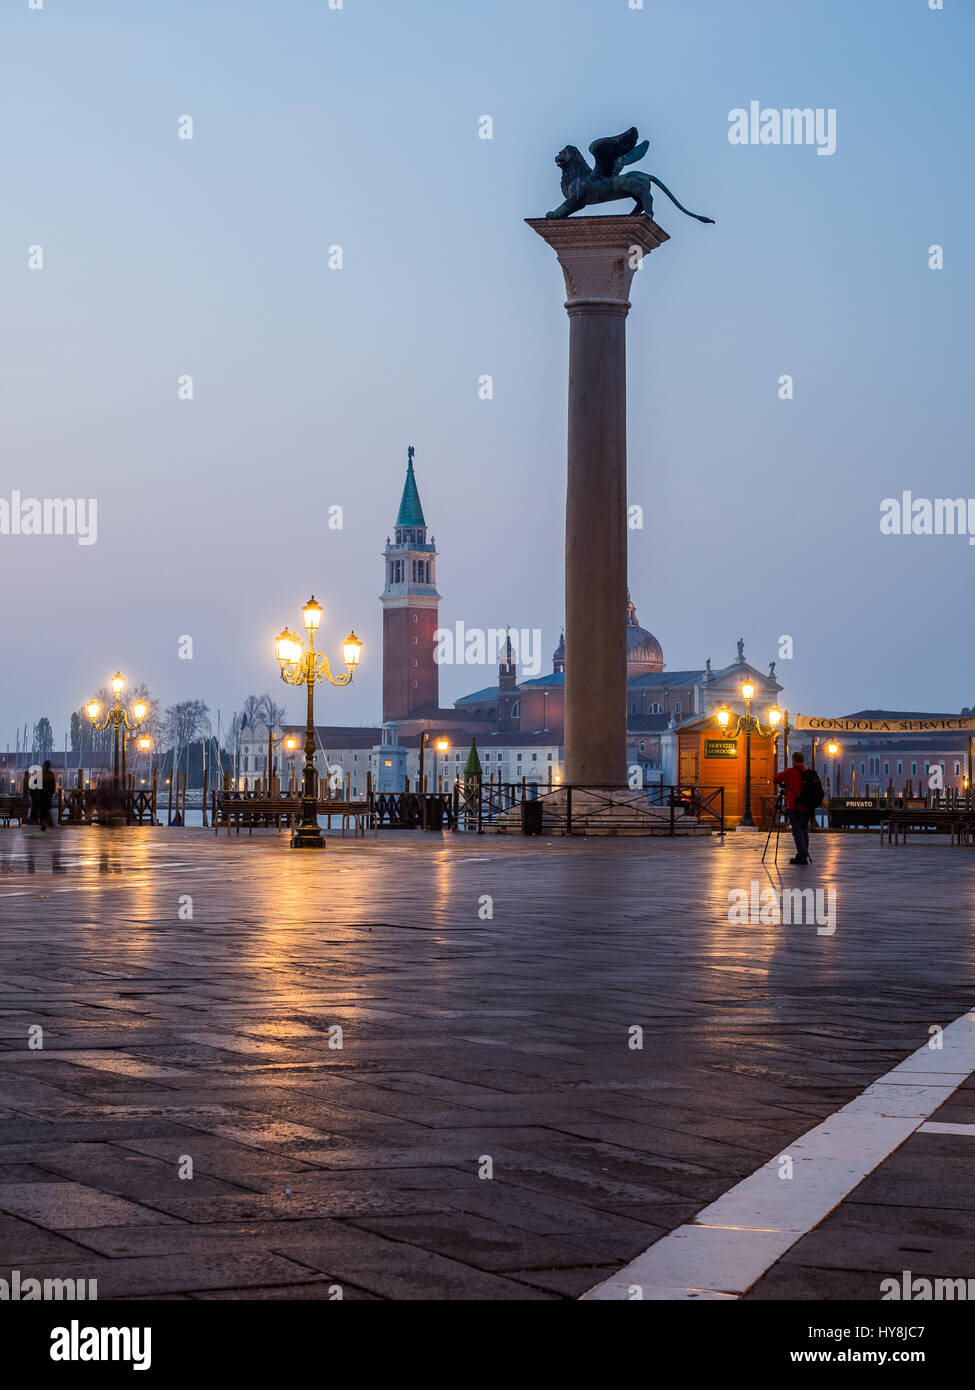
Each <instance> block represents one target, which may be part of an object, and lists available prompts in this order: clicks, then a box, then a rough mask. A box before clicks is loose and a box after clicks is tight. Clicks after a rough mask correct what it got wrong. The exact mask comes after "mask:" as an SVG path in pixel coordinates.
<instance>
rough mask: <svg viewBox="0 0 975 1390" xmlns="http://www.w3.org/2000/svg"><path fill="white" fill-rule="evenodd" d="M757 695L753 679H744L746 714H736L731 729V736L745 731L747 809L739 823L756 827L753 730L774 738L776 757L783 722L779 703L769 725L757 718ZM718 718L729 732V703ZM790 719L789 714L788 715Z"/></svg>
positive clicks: (771, 711) (773, 711)
mask: <svg viewBox="0 0 975 1390" xmlns="http://www.w3.org/2000/svg"><path fill="white" fill-rule="evenodd" d="M754 696H755V687H754V685H753V684H752V682H751V681H744V682H743V683H742V687H741V698H742V699H743V700H744V701H745V714H744V717H743V716H742V715H740V714H739V715H736V716H735V727H734V729H733V730H731V731H730V734H729V737H735V738H737V736H738V733H739V732H740V731H741V730H742V729H744V731H745V809H744V811H743V813H742V817H741V820H740V821H739V822H738V823H739V825H744V826H746V827H751V829H753V830H754V829H755V821H754V818H753V816H752V731H753V730H755V731H756V732H757V733H759V734H761V735H762V736H763V737H764V738H771V739H772V756H773V760H774V758H775V748H776V739H777V737H778V728H779V724H780V723H781V722H782V711H781V710H780V709H779V707H778V705H773V706H772V708H771V709H770V710H769V712H768V725H767V727H764V728H763V726H762V722H761V720H760V719H756V718H755V716H754V715H753V714H752V700H753V699H754ZM715 718H716V719H717V721H718V723H719V725H720V726H721V728H722V729H723V730H724V731H725V732H728V725H729V724H730V722H731V710H730V709H729V708H728V706H727V705H722V706H721V708H720V709H719V710H718V711H717V712H716V714H715ZM786 720H787V721H788V715H786Z"/></svg>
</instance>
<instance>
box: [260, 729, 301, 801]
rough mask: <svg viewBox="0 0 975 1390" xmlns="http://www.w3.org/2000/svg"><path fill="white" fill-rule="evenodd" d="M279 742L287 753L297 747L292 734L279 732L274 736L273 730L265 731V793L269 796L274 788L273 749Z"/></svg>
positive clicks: (296, 741)
mask: <svg viewBox="0 0 975 1390" xmlns="http://www.w3.org/2000/svg"><path fill="white" fill-rule="evenodd" d="M279 743H283V744H284V746H285V748H287V750H288V752H289V753H293V752H294V751H295V749H296V748H297V747H298V740H297V739H296V738H295V736H294V734H279V735H278V737H277V738H275V737H274V730H273V729H268V731H267V794H268V796H270V795H271V794H272V792H273V790H274V774H273V768H274V750H275V748H277V746H278V744H279Z"/></svg>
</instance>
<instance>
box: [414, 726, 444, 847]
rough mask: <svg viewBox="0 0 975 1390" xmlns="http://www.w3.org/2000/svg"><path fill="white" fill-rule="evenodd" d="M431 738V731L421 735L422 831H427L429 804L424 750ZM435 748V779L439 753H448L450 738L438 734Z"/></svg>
mask: <svg viewBox="0 0 975 1390" xmlns="http://www.w3.org/2000/svg"><path fill="white" fill-rule="evenodd" d="M429 737H430V730H429V729H424V730H423V732H422V734H421V735H420V773H419V779H418V790H419V793H420V828H421V830H426V828H427V803H426V796H425V795H424V792H425V788H424V786H423V754H424V750H425V749H426V746H427V740H428V739H429ZM433 746H434V748H435V749H436V752H435V753H434V755H433V775H434V777H436V775H437V753H446V751H447V749H448V748H449V747H450V742H449V740H448V738H447V735H446V734H438V735H437V737H436V738H435V739H434V740H433Z"/></svg>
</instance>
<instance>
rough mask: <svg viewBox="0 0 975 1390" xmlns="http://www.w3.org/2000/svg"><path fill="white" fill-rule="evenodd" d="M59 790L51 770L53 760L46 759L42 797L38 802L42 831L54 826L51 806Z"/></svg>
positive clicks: (41, 788)
mask: <svg viewBox="0 0 975 1390" xmlns="http://www.w3.org/2000/svg"><path fill="white" fill-rule="evenodd" d="M57 789H58V781H57V778H56V777H55V775H54V772H53V769H52V768H51V760H50V758H45V759H44V767H43V770H42V774H41V786H40V796H39V797H38V801H37V819H38V821H39V823H40V827H41V829H42V830H46V829H47V828H48V826H49V825H53V824H54V822H53V821H52V820H51V805H52V803H53V801H54V795H55V792H56V791H57Z"/></svg>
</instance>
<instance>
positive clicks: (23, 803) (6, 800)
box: [0, 796, 30, 827]
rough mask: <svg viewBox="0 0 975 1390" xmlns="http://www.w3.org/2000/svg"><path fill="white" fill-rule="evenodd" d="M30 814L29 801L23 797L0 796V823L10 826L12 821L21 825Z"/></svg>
mask: <svg viewBox="0 0 975 1390" xmlns="http://www.w3.org/2000/svg"><path fill="white" fill-rule="evenodd" d="M29 814H30V801H29V800H28V798H27V797H25V796H0V821H3V823H4V825H6V826H7V827H9V826H10V822H11V821H12V820H15V821H17V823H18V824H19V825H23V824H24V822H25V821H26V819H27V817H28V816H29Z"/></svg>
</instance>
